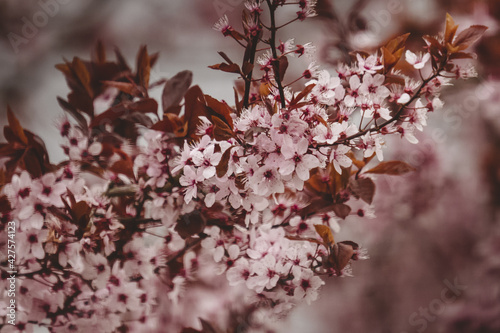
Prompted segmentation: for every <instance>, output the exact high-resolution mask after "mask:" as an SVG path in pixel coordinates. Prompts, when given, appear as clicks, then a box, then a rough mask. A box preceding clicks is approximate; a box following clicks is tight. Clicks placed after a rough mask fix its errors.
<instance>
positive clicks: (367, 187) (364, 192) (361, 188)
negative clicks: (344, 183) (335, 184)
mask: <svg viewBox="0 0 500 333" xmlns="http://www.w3.org/2000/svg"><path fill="white" fill-rule="evenodd" d="M349 187H350V189H351V192H352V193H353V194H354V196H355V197H356V198H358V199H361V200H363V201H364V202H366V203H368V204H371V203H372V201H373V196H374V195H375V183H374V182H373V180H371V179H370V178H359V179H354V180H351V182H350V184H349Z"/></svg>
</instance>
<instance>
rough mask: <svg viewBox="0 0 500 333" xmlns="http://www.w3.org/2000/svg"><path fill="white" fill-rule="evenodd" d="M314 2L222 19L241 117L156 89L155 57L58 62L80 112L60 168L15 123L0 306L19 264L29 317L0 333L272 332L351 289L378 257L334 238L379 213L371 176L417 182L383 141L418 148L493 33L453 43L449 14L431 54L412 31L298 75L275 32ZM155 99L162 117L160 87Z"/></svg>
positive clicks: (4, 203) (23, 311)
mask: <svg viewBox="0 0 500 333" xmlns="http://www.w3.org/2000/svg"><path fill="white" fill-rule="evenodd" d="M314 5H315V1H304V0H301V1H298V2H297V1H293V2H292V1H287V0H273V1H271V0H266V1H250V2H247V3H246V4H245V6H246V9H245V11H244V12H243V30H242V31H238V30H237V29H236V28H234V27H233V26H232V25H231V24H230V23H229V22H228V19H227V18H226V17H224V18H222V19H221V20H220V21H219V22H218V23H216V25H215V29H216V30H218V31H220V32H221V33H222V34H223V35H224V36H226V37H227V38H231V39H233V40H234V41H235V42H236V43H238V44H239V45H241V46H242V49H243V51H244V56H243V60H242V61H241V63H237V62H233V61H232V60H231V59H230V58H229V57H228V56H227V55H226V54H225V53H223V52H219V53H220V55H221V57H222V58H223V59H224V62H222V63H220V64H216V65H213V66H210V67H212V68H213V69H216V70H220V71H223V72H228V73H234V74H236V75H237V76H238V79H239V84H237V85H236V87H235V90H234V96H235V100H234V105H229V104H228V103H226V102H225V101H219V100H217V99H216V98H214V97H212V96H209V95H206V94H204V93H203V92H202V90H201V88H200V87H198V86H197V85H194V86H193V85H192V73H191V72H189V71H182V72H180V73H178V74H177V75H175V76H174V77H172V78H170V79H168V80H161V81H158V82H150V70H151V68H152V67H153V66H154V64H155V62H156V60H157V58H158V54H149V53H148V50H147V48H146V47H142V48H141V49H140V51H139V54H138V56H137V64H136V68H135V71H134V70H132V69H131V68H130V66H129V65H128V64H127V63H126V61H125V60H124V57H123V56H122V55H121V54H120V53H119V52H118V51H117V52H116V60H114V61H112V60H109V59H108V58H107V56H106V53H105V50H104V48H103V46H102V45H101V44H98V45H97V48H96V50H95V52H94V54H93V57H92V60H91V61H84V60H81V59H79V58H76V57H75V58H74V59H73V60H72V61H65V62H64V63H63V64H60V65H57V66H56V67H57V69H59V70H60V71H61V72H62V73H63V74H64V76H65V77H66V80H67V83H68V86H69V88H70V93H69V94H68V96H67V98H66V99H62V98H58V101H59V104H60V105H61V107H62V108H63V109H64V110H65V111H66V112H67V113H68V114H69V115H70V116H71V120H70V119H69V118H67V117H62V118H61V119H59V121H58V129H59V132H60V135H61V136H62V138H63V140H64V144H63V145H62V148H63V150H64V152H65V154H66V156H67V160H65V161H64V162H62V163H59V164H57V165H55V164H52V163H51V162H50V159H49V156H48V154H47V151H46V148H45V146H44V144H43V142H42V141H41V140H40V138H39V137H38V136H36V135H35V134H33V133H32V132H30V131H28V130H26V129H23V128H22V127H21V125H20V123H19V121H18V120H17V119H16V117H15V115H14V113H13V112H12V111H11V110H10V109H9V110H8V125H7V126H5V128H4V135H5V138H6V140H7V143H4V144H1V146H0V153H1V155H0V156H1V157H2V160H3V161H4V163H3V168H2V169H0V186H1V191H2V192H1V193H2V196H1V197H0V214H1V215H0V217H1V221H2V224H1V226H2V227H1V228H0V234H1V237H0V242H2V244H3V245H2V246H7V245H6V244H7V243H8V240H9V237H10V235H9V234H8V232H7V225H8V224H9V222H15V228H16V231H17V236H16V238H15V244H16V249H17V251H16V254H15V258H14V260H13V259H12V258H10V257H7V256H5V255H4V254H2V257H0V262H1V263H2V266H1V267H0V269H1V273H2V293H3V292H4V291H3V290H4V289H5V288H4V287H5V285H6V284H7V278H8V277H9V274H8V273H7V272H8V271H9V269H8V265H9V263H14V262H15V267H16V271H17V277H18V281H17V289H18V303H17V317H16V322H15V323H14V325H11V323H9V319H8V317H7V316H6V317H4V319H3V320H4V321H3V324H1V325H2V332H11V331H19V332H25V331H32V330H33V328H34V327H36V326H43V327H46V328H47V329H48V330H49V331H51V332H88V331H90V330H94V331H96V332H141V331H144V332H150V331H153V330H159V331H162V332H185V333H188V332H241V331H249V332H251V331H254V332H262V331H263V330H264V329H265V327H266V322H267V321H269V320H270V318H276V317H279V316H283V315H285V314H286V313H287V312H288V311H289V310H290V309H291V308H292V307H293V306H294V305H296V304H298V303H301V302H306V303H310V302H312V301H314V300H315V299H316V298H317V297H318V295H319V293H320V290H321V286H322V285H323V284H324V279H325V278H327V277H334V276H335V277H340V276H345V275H351V263H352V261H356V260H359V259H366V258H367V254H366V251H364V250H363V249H362V248H361V247H360V246H359V245H358V244H357V243H355V242H353V241H351V240H342V241H339V240H337V239H335V237H334V234H335V233H338V231H339V230H340V228H341V225H342V221H343V220H344V219H346V218H348V217H350V216H354V217H356V218H362V217H365V216H369V215H371V214H373V212H372V211H373V207H372V206H371V203H372V200H373V196H374V194H375V183H374V182H373V180H372V179H371V178H370V177H371V175H376V174H387V175H400V174H404V173H407V172H410V171H412V170H413V168H412V167H411V166H410V165H408V164H406V163H403V162H399V161H383V151H384V146H385V140H384V138H385V137H386V136H388V135H392V134H394V135H397V136H400V137H402V138H404V139H406V140H408V141H409V142H411V143H418V140H417V138H416V137H415V132H416V131H422V130H423V127H424V126H425V125H426V121H427V113H428V112H432V111H438V110H439V109H440V108H441V107H442V102H441V99H440V98H439V95H440V91H441V88H442V87H443V86H445V85H449V84H451V80H452V79H460V78H463V79H465V78H468V77H470V76H471V75H473V73H474V72H473V71H472V70H471V69H470V67H467V66H466V65H464V64H463V61H464V59H465V60H466V59H468V58H472V57H473V56H472V54H471V53H467V52H466V49H467V48H468V47H469V46H470V45H471V44H473V43H474V42H475V41H477V40H478V39H479V38H480V37H481V35H482V34H483V32H484V31H485V30H486V28H485V27H484V26H472V27H470V28H468V29H465V30H463V31H461V32H460V33H457V28H458V26H457V25H455V23H454V21H453V19H452V18H451V16H447V18H446V26H445V31H444V34H442V35H440V36H436V37H433V36H426V37H425V38H424V39H425V42H426V44H427V46H426V48H425V49H424V50H423V52H422V53H413V52H412V51H410V50H406V49H405V42H406V39H407V37H408V35H403V36H399V37H396V38H394V39H392V40H391V41H389V42H388V43H387V44H386V45H384V46H382V47H381V48H380V49H379V50H378V51H377V52H375V53H374V54H367V53H365V52H357V53H354V54H352V62H351V64H349V65H341V66H339V67H338V68H337V70H336V72H335V73H330V72H328V71H326V70H321V69H320V68H319V66H318V65H316V64H315V63H313V62H311V63H310V64H309V66H308V67H307V68H306V69H304V70H303V73H302V75H301V76H300V77H296V78H289V77H287V76H286V74H287V68H288V66H289V62H290V63H292V62H293V58H294V57H302V56H307V55H308V54H311V53H313V52H314V48H313V47H312V45H310V44H309V43H306V44H302V45H301V44H295V43H294V40H293V39H289V40H287V41H285V42H282V41H280V40H278V38H277V33H278V31H279V30H280V29H281V28H282V27H284V26H286V25H288V24H291V23H293V22H295V21H302V20H304V19H306V18H308V17H311V16H314V15H315V10H314ZM285 7H292V8H294V11H292V12H295V14H294V17H290V18H288V19H287V18H286V15H289V13H290V11H287V10H283V8H285ZM282 10H283V13H284V14H283V15H282V16H280V15H278V14H280V13H281V11H282ZM287 13H288V14H287ZM402 58H404V59H405V60H402ZM404 61H406V63H407V64H409V65H410V66H406V67H405V66H401V63H404ZM409 68H411V69H412V70H411V71H410V72H403V71H402V69H406V70H408V69H409ZM240 83H241V84H240ZM300 83H302V84H303V85H302V86H301V88H300V89H296V90H293V89H292V86H293V87H297V86H298V84H300ZM161 85H163V94H162V99H161V108H160V107H159V103H158V102H157V101H156V100H155V99H153V98H151V97H150V96H149V91H150V90H151V89H154V88H156V87H159V86H161ZM103 105H104V107H103ZM10 238H12V237H10ZM9 260H10V261H9ZM11 261H12V262H11ZM217 276H220V277H221V278H217ZM2 299H3V297H2ZM2 302H3V301H0V303H2ZM224 308H225V309H227V311H221V310H220V309H224Z"/></svg>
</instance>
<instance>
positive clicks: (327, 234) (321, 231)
mask: <svg viewBox="0 0 500 333" xmlns="http://www.w3.org/2000/svg"><path fill="white" fill-rule="evenodd" d="M314 229H316V232H317V233H318V235H319V236H320V237H321V239H323V242H324V244H325V246H326V247H330V246H332V245H333V244H334V243H335V240H334V238H333V234H332V229H330V227H329V226H326V225H324V224H315V225H314Z"/></svg>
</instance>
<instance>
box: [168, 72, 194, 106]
mask: <svg viewBox="0 0 500 333" xmlns="http://www.w3.org/2000/svg"><path fill="white" fill-rule="evenodd" d="M192 81H193V73H192V72H191V71H182V72H179V73H177V74H175V75H174V76H173V77H172V78H170V79H169V80H168V81H167V83H165V87H164V88H163V93H162V97H161V101H162V107H163V112H169V111H168V110H171V111H175V110H177V109H171V107H172V106H178V105H179V104H180V103H181V101H182V99H183V98H184V95H185V94H186V92H187V91H188V89H189V87H190V86H191V82H192ZM177 114H179V113H177Z"/></svg>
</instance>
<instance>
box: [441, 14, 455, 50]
mask: <svg viewBox="0 0 500 333" xmlns="http://www.w3.org/2000/svg"><path fill="white" fill-rule="evenodd" d="M457 29H458V25H457V24H455V21H454V20H453V17H451V15H450V14H448V13H446V27H445V31H444V42H445V44H447V43H450V44H451V43H452V42H453V37H455V33H456V32H457Z"/></svg>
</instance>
